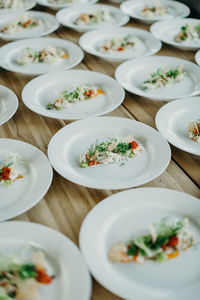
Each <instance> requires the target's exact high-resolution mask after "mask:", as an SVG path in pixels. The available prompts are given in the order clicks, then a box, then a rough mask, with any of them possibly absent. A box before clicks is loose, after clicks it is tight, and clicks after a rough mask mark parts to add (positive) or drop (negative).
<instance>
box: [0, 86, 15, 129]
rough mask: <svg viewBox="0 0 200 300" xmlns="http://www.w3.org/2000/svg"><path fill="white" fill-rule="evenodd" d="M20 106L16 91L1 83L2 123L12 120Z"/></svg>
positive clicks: (0, 118) (0, 114) (0, 119)
mask: <svg viewBox="0 0 200 300" xmlns="http://www.w3.org/2000/svg"><path fill="white" fill-rule="evenodd" d="M17 108H18V99H17V96H16V95H15V93H13V91H11V90H10V89H8V88H7V87H5V86H3V85H0V125H3V124H4V123H5V122H7V121H8V120H10V119H11V118H12V116H13V115H14V114H15V113H16V111H17Z"/></svg>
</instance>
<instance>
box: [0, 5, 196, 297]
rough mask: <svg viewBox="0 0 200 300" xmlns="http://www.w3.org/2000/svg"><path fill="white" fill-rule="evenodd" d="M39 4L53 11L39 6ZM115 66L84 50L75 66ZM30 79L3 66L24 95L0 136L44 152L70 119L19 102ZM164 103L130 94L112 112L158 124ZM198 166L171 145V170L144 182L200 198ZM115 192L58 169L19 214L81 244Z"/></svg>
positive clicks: (1, 73)
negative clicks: (87, 224)
mask: <svg viewBox="0 0 200 300" xmlns="http://www.w3.org/2000/svg"><path fill="white" fill-rule="evenodd" d="M102 3H103V2H102ZM104 4H105V2H104ZM36 9H37V10H42V11H48V12H49V13H54V12H53V11H51V10H48V9H46V8H43V7H39V6H37V7H36ZM126 26H133V27H137V28H142V29H146V30H148V29H149V26H148V25H144V24H140V23H136V22H134V21H133V20H131V22H129V24H128V25H126ZM51 36H53V37H59V38H63V39H67V40H70V41H72V42H75V43H78V40H79V37H80V34H79V33H77V32H75V31H73V30H70V29H68V28H64V27H62V26H61V27H60V29H59V30H57V32H56V33H53V34H51ZM4 44H5V43H4V42H3V41H1V42H0V45H4ZM158 55H168V56H175V57H180V58H183V59H187V60H189V61H194V53H193V52H189V51H181V50H178V49H175V48H173V47H170V46H167V45H163V48H162V50H161V51H160V52H159V53H158ZM116 66H117V64H115V63H108V62H106V61H104V60H102V59H100V58H97V57H94V56H92V55H89V54H87V53H86V54H85V57H84V59H83V61H82V63H80V64H79V65H78V66H77V67H76V68H75V69H86V70H88V69H89V70H94V71H97V72H101V73H105V74H108V75H110V76H113V74H114V70H115V68H116ZM32 78H33V77H31V76H24V75H20V74H17V73H12V72H7V71H5V70H3V69H0V84H2V85H5V86H7V87H8V88H10V89H11V90H13V91H14V92H15V93H16V94H17V96H18V98H19V100H20V104H19V109H18V111H17V113H16V114H15V115H14V117H13V118H12V119H11V120H10V121H9V122H7V123H5V124H4V125H3V126H1V127H0V137H1V138H11V139H18V140H21V141H25V142H28V143H30V144H33V145H34V146H36V147H37V148H39V149H40V150H42V151H43V152H44V153H45V154H46V153H47V146H48V143H49V141H50V139H51V138H52V136H53V135H54V134H55V133H56V132H57V131H58V130H59V129H61V128H62V127H63V126H65V125H67V124H69V122H67V121H63V120H54V119H50V118H46V117H43V116H40V115H38V114H36V113H34V112H32V111H30V110H29V109H28V108H26V107H25V106H24V104H23V103H22V101H21V91H22V89H23V87H24V86H25V84H27V83H28V82H29V81H30V80H31V79H32ZM163 104H165V102H161V101H151V100H148V99H145V98H141V97H138V96H135V95H132V94H130V93H126V98H125V101H124V102H123V104H122V105H121V106H120V107H119V108H117V109H116V110H114V111H113V112H112V113H110V114H109V115H112V116H118V117H126V118H130V119H135V120H138V121H141V122H144V123H145V124H148V125H150V126H152V127H155V122H154V120H155V115H156V113H157V111H158V109H159V108H160V107H161V106H162V105H163ZM199 168H200V157H199V156H195V155H190V154H188V153H186V152H183V151H181V150H179V149H177V148H175V147H172V159H171V161H170V164H169V166H168V168H167V170H166V171H165V172H164V173H163V174H162V175H161V176H159V177H158V178H156V179H155V180H153V181H151V182H150V183H148V184H145V185H144V186H146V187H147V186H148V187H165V188H169V189H174V190H179V191H184V192H186V193H188V194H191V195H193V196H196V197H200V191H199V183H200V172H199ZM116 192H118V191H110V190H95V189H89V188H85V187H82V186H79V185H76V184H74V183H71V182H69V181H67V180H65V179H64V178H62V177H61V176H60V175H59V174H57V173H56V172H54V178H53V182H52V185H51V187H50V189H49V191H48V193H47V194H46V196H45V197H44V198H43V199H42V200H41V201H40V202H39V203H38V204H37V205H36V206H35V207H34V208H32V209H31V210H29V211H28V212H27V213H25V214H23V215H20V216H19V217H17V218H15V219H16V220H25V221H31V222H36V223H40V224H43V225H46V226H49V227H52V228H54V229H56V230H58V231H60V232H62V233H63V234H65V235H66V236H68V237H69V238H70V239H71V240H72V241H73V242H75V243H76V244H77V245H78V235H79V230H80V226H81V223H82V221H83V219H84V218H85V216H86V215H87V213H88V212H89V211H90V210H91V209H92V208H93V207H94V206H95V205H96V204H97V203H98V202H99V201H101V200H103V199H104V198H106V197H107V196H109V195H111V194H113V193H116ZM92 299H93V300H117V299H120V298H119V297H117V296H115V295H113V294H111V293H110V292H109V291H107V290H106V289H104V288H103V287H102V286H100V285H99V284H98V283H97V282H95V281H94V283H93V291H92ZM70 300H72V299H70Z"/></svg>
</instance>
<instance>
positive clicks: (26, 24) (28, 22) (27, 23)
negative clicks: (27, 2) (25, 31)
mask: <svg viewBox="0 0 200 300" xmlns="http://www.w3.org/2000/svg"><path fill="white" fill-rule="evenodd" d="M30 23H31V20H30V19H29V20H28V21H27V22H26V23H24V27H26V26H28V25H29V24H30Z"/></svg>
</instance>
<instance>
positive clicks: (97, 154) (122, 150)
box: [79, 136, 144, 168]
mask: <svg viewBox="0 0 200 300" xmlns="http://www.w3.org/2000/svg"><path fill="white" fill-rule="evenodd" d="M143 150H144V149H143V147H142V146H141V145H139V144H138V143H137V142H136V141H135V139H134V137H133V136H127V137H125V138H121V139H117V138H110V139H108V140H107V141H105V142H101V143H98V142H96V143H95V144H93V145H91V147H90V148H89V149H88V151H87V152H85V153H82V154H81V156H80V160H79V162H80V167H81V168H86V167H88V166H89V167H90V166H93V165H98V164H103V165H108V164H120V165H123V164H124V163H125V162H126V161H127V160H129V159H131V158H134V157H136V156H138V155H139V154H140V153H141V152H142V151H143Z"/></svg>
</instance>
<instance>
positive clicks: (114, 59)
mask: <svg viewBox="0 0 200 300" xmlns="http://www.w3.org/2000/svg"><path fill="white" fill-rule="evenodd" d="M112 29H113V30H117V29H118V28H116V26H109V27H107V28H102V29H100V28H99V29H95V30H89V31H87V32H85V33H84V34H83V35H81V37H80V39H79V45H80V47H81V48H82V49H83V50H84V51H86V52H87V53H89V54H92V55H94V56H97V57H100V58H102V59H112V60H113V61H116V62H117V61H122V60H130V59H131V58H128V59H127V58H123V57H122V58H115V57H112V54H101V53H100V54H99V53H98V52H97V53H96V52H95V51H93V50H92V51H88V48H87V49H86V47H85V46H84V45H83V40H84V39H86V36H87V35H88V36H89V35H90V34H92V33H93V34H94V33H95V32H96V33H98V32H103V31H106V30H108V31H111V30H112ZM119 29H120V30H121V29H122V30H124V31H126V29H128V30H129V29H132V30H133V31H137V32H145V34H146V33H147V35H149V34H150V35H149V36H151V37H154V38H155V40H154V41H155V42H156V43H157V45H156V46H157V47H156V48H157V49H156V51H153V52H152V51H151V53H149V54H144V55H142V56H139V57H148V56H151V55H154V54H155V53H157V52H159V51H160V50H161V48H162V42H161V41H160V40H159V39H157V38H156V37H155V36H154V35H153V34H152V33H151V32H149V31H147V30H144V29H141V28H135V27H131V26H126V27H120V28H119ZM135 58H136V57H135Z"/></svg>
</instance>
